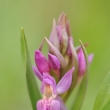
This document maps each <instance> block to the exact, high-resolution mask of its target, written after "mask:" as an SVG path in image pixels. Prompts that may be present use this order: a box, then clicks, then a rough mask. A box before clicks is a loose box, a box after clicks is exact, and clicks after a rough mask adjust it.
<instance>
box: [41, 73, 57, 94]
mask: <svg viewBox="0 0 110 110" xmlns="http://www.w3.org/2000/svg"><path fill="white" fill-rule="evenodd" d="M45 84H50V85H51V86H52V87H53V92H54V94H56V82H55V79H54V78H53V77H52V76H50V75H49V74H47V73H44V74H43V81H42V85H41V92H42V93H43V91H44V87H45Z"/></svg>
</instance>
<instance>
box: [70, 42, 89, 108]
mask: <svg viewBox="0 0 110 110" xmlns="http://www.w3.org/2000/svg"><path fill="white" fill-rule="evenodd" d="M79 41H80V40H79ZM80 44H81V48H82V50H83V53H84V56H85V60H86V71H85V74H84V77H83V79H82V82H81V84H80V87H79V90H78V93H77V96H76V98H75V101H74V104H73V105H72V108H71V110H80V109H81V106H82V104H83V100H84V97H85V93H86V89H87V83H88V70H89V64H88V55H87V52H86V49H85V47H84V45H83V43H82V42H81V41H80Z"/></svg>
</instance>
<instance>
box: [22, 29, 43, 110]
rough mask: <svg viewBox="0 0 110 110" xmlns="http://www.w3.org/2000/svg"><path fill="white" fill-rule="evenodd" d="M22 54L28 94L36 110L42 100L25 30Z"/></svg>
mask: <svg viewBox="0 0 110 110" xmlns="http://www.w3.org/2000/svg"><path fill="white" fill-rule="evenodd" d="M21 54H22V60H23V66H24V72H25V74H26V82H27V87H28V92H29V96H30V100H31V104H32V108H33V110H36V102H37V101H38V100H39V99H41V96H40V92H39V89H38V85H37V83H36V80H35V76H34V73H33V71H32V66H31V62H30V58H29V53H28V48H27V43H26V38H25V34H24V29H23V28H22V29H21Z"/></svg>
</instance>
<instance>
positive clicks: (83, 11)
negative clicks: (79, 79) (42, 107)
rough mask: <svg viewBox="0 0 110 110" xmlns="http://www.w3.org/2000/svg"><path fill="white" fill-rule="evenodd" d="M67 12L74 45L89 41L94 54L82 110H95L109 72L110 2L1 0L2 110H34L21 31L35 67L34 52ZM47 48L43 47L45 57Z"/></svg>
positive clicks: (0, 92)
mask: <svg viewBox="0 0 110 110" xmlns="http://www.w3.org/2000/svg"><path fill="white" fill-rule="evenodd" d="M62 11H64V12H65V13H66V14H67V16H68V18H69V20H70V23H71V30H72V34H73V36H74V42H75V45H78V44H79V41H78V40H79V39H81V40H82V41H83V43H85V42H89V43H90V44H89V46H88V47H87V51H88V53H91V52H93V53H94V54H95V57H94V60H93V63H92V65H91V68H90V74H89V84H88V89H87V94H86V97H85V101H84V104H83V107H82V110H88V109H89V110H92V108H93V103H94V100H95V97H96V94H97V92H98V89H99V87H100V84H101V82H102V81H103V79H104V77H105V76H106V74H107V73H108V72H109V71H110V0H42V1H41V0H9V1H8V0H0V110H32V108H31V103H30V100H29V96H28V92H27V88H26V80H25V74H24V73H23V67H22V60H21V51H20V30H21V27H24V29H25V34H26V38H27V43H28V48H29V52H30V56H31V60H32V64H34V51H35V50H36V49H38V47H39V45H40V43H41V41H42V39H43V38H44V36H47V37H49V35H50V32H51V27H52V20H53V18H56V19H57V18H58V16H59V15H60V13H61V12H62ZM46 49H47V46H45V47H44V49H43V50H44V53H45V54H46V51H47V50H46Z"/></svg>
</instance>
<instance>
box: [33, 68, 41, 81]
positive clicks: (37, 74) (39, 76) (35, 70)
mask: <svg viewBox="0 0 110 110" xmlns="http://www.w3.org/2000/svg"><path fill="white" fill-rule="evenodd" d="M32 68H33V70H34V73H35V75H36V76H37V77H38V78H39V79H40V80H41V81H42V79H43V76H42V74H41V73H40V72H39V70H38V69H37V68H36V67H35V66H32Z"/></svg>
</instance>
